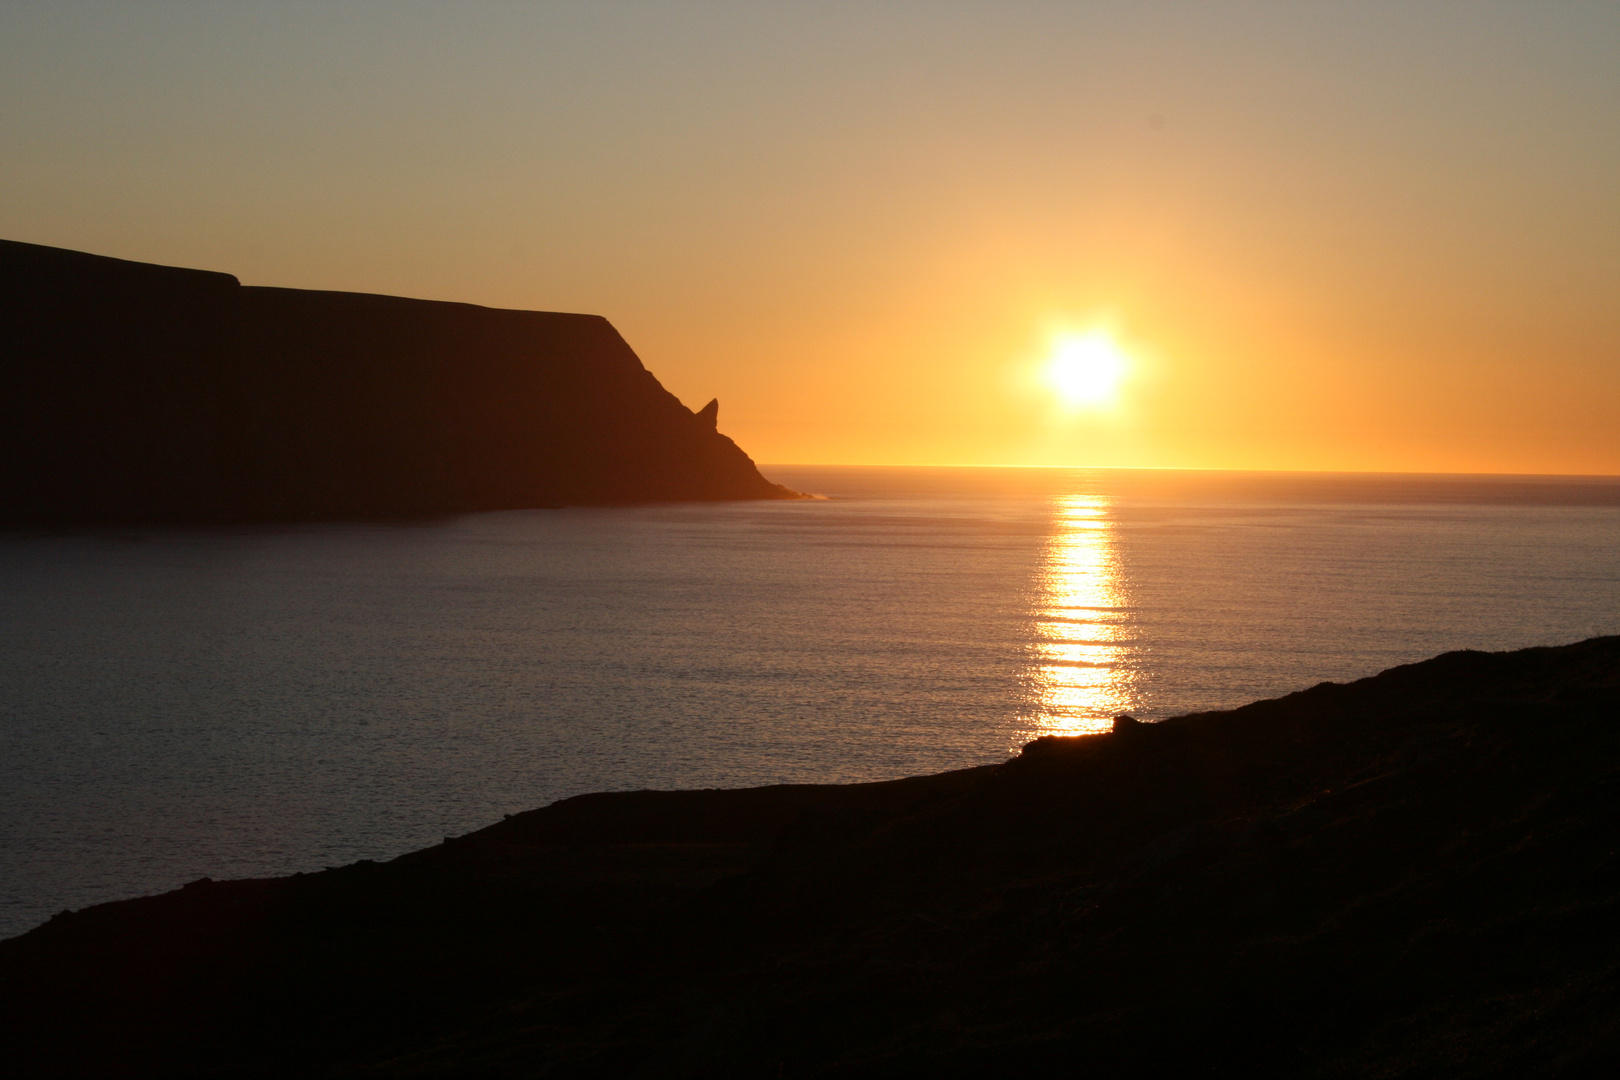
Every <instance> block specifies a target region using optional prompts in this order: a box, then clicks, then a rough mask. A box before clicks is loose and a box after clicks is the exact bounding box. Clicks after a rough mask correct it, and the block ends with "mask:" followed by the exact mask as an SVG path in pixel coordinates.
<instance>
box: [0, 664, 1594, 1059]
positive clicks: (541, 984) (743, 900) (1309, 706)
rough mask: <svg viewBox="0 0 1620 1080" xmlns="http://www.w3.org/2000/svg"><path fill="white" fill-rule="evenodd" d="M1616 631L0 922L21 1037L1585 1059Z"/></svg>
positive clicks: (14, 1025) (364, 1047)
mask: <svg viewBox="0 0 1620 1080" xmlns="http://www.w3.org/2000/svg"><path fill="white" fill-rule="evenodd" d="M1617 718H1620V638H1613V637H1611V638H1599V639H1593V640H1591V641H1586V642H1582V643H1579V644H1576V645H1570V646H1565V647H1562V648H1556V649H1528V650H1523V651H1520V652H1514V653H1498V654H1484V653H1472V652H1464V653H1449V654H1447V655H1444V656H1441V657H1438V658H1436V659H1434V660H1430V661H1427V662H1425V663H1422V664H1415V665H1408V666H1405V667H1400V668H1395V669H1392V670H1390V671H1387V672H1385V673H1383V674H1381V675H1378V676H1376V677H1373V678H1369V679H1363V680H1361V681H1359V682H1356V683H1353V684H1350V685H1336V684H1327V683H1324V684H1322V685H1320V686H1317V687H1315V688H1313V689H1311V690H1307V691H1303V692H1301V693H1297V694H1292V695H1289V696H1288V697H1285V698H1281V699H1277V700H1274V701H1264V702H1258V703H1255V704H1253V705H1249V706H1246V707H1244V708H1241V709H1237V710H1233V711H1230V712H1222V713H1209V714H1203V715H1196V716H1187V717H1181V718H1177V719H1174V720H1169V721H1166V722H1163V723H1160V724H1154V725H1142V724H1136V723H1134V722H1132V721H1130V720H1128V719H1122V720H1120V721H1119V722H1118V723H1117V724H1116V727H1115V730H1114V732H1113V733H1112V734H1108V735H1096V736H1087V737H1082V738H1071V739H1057V738H1048V739H1041V740H1039V741H1037V742H1035V743H1032V744H1030V745H1029V746H1027V747H1025V749H1024V751H1023V753H1022V754H1021V755H1020V756H1018V757H1017V758H1015V759H1012V760H1010V761H1008V762H1006V763H1004V764H998V765H990V766H984V767H981V768H975V769H965V770H962V771H959V772H953V773H945V774H941V775H937V776H928V777H917V778H913V779H907V780H896V781H892V782H887V783H877V784H857V785H847V786H809V785H799V786H783V787H769V788H757V789H752V790H738V791H686V792H652V791H641V792H625V793H617V794H598V795H586V796H582V797H579V798H575V799H568V800H564V801H562V802H559V803H556V804H553V805H551V806H548V807H545V808H542V809H539V810H534V811H531V812H528V813H524V814H519V815H516V816H514V817H511V818H509V819H507V820H506V821H503V822H500V823H497V824H494V825H492V826H490V827H489V828H486V829H484V830H482V831H479V832H475V833H472V834H470V835H468V836H464V837H459V838H454V839H447V840H446V841H445V843H444V844H442V845H440V846H437V847H435V848H432V849H429V850H426V851H421V852H417V853H415V854H411V855H407V856H403V857H401V858H399V859H395V860H393V861H392V862H389V863H385V864H376V863H369V862H363V863H359V864H356V865H353V866H349V867H344V868H341V869H337V870H331V871H328V872H325V873H320V874H307V875H300V876H296V877H293V878H285V879H276V880H261V881H224V882H211V881H207V880H203V881H198V882H194V883H192V884H191V885H188V886H186V887H185V888H184V889H179V890H176V891H175V892H172V893H169V894H166V895H164V896H158V897H149V898H144V899H138V900H129V901H124V902H121V903H113V904H104V905H100V906H98V907H94V908H89V909H86V910H84V911H80V912H76V913H64V914H63V915H61V916H59V917H57V918H55V919H53V920H51V921H50V922H49V923H47V924H45V925H44V926H41V927H40V928H38V929H36V930H34V931H32V932H30V933H28V934H26V935H23V936H22V937H19V938H13V939H11V940H8V941H4V942H0V1043H3V1044H4V1045H5V1046H6V1047H7V1050H6V1056H7V1059H8V1064H10V1065H11V1066H12V1068H13V1069H14V1070H15V1071H17V1073H18V1075H29V1076H61V1075H96V1076H120V1075H125V1076H127V1075H166V1076H167V1075H193V1074H208V1075H218V1074H223V1075H267V1076H274V1075H309V1076H362V1075H363V1076H379V1075H381V1076H398V1075H413V1076H461V1075H479V1076H505V1075H512V1076H516V1075H524V1076H532V1075H547V1076H628V1075H635V1076H717V1075H735V1076H800V1077H810V1076H841V1077H842V1076H918V1077H922V1076H926V1077H940V1076H987V1075H1071V1074H1076V1075H1078V1074H1086V1073H1088V1072H1094V1073H1096V1074H1098V1075H1103V1076H1129V1075H1142V1076H1185V1075H1215V1076H1245V1077H1247V1076H1290V1077H1330V1076H1331V1077H1342V1076H1395V1075H1402V1076H1408V1075H1411V1076H1415V1075H1423V1076H1446V1077H1497V1076H1501V1077H1508V1076H1512V1077H1525V1076H1528V1077H1537V1076H1542V1077H1546V1076H1600V1075H1613V1074H1614V1070H1615V1068H1616V1066H1617V1065H1620V995H1617V993H1616V988H1617V987H1620V919H1616V917H1615V916H1616V913H1617V911H1620V858H1617V856H1616V853H1615V842H1614V838H1615V836H1616V835H1620V799H1617V798H1616V793H1617V792H1620V741H1617V740H1620V728H1617V726H1616V720H1617Z"/></svg>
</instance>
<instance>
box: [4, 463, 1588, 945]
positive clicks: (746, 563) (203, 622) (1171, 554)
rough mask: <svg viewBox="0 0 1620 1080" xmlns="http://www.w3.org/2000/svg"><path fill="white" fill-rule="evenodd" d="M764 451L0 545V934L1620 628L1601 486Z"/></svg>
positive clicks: (899, 770) (897, 772)
mask: <svg viewBox="0 0 1620 1080" xmlns="http://www.w3.org/2000/svg"><path fill="white" fill-rule="evenodd" d="M765 471H766V473H767V475H769V476H770V478H771V479H773V480H776V481H779V482H781V483H785V484H787V485H788V486H790V487H793V488H796V489H798V490H801V491H810V492H814V493H817V494H819V495H822V496H824V497H823V498H819V499H815V500H807V501H803V502H785V503H739V504H683V505H676V506H655V507H634V508H624V509H567V510H540V511H519V512H509V513H499V514H482V515H473V516H468V517H462V518H456V519H450V520H445V521H438V522H430V523H415V524H392V525H385V524H350V525H321V526H300V527H278V528H237V529H205V530H195V529H194V530H185V529H120V530H89V531H78V532H66V533H53V534H43V533H10V534H5V535H0V936H4V935H8V934H14V933H20V932H22V931H23V930H26V929H28V928H29V927H30V926H33V925H35V924H37V923H38V922H40V921H42V920H43V919H44V918H46V917H48V916H49V915H50V914H51V913H53V912H55V911H57V910H61V909H63V908H78V907H82V906H84V905H86V904H90V903H95V902H99V901H103V900H110V899H118V898H122V897H126V896H134V895H140V894H143V893H149V892H154V891H162V890H165V889H169V888H173V887H176V886H178V885H179V884H181V883H183V882H185V881H187V880H192V879H195V878H197V877H200V876H204V875H208V876H212V877H216V878H223V877H241V876H259V875H267V874H280V873H291V872H295V871H299V870H314V869H319V868H321V867H323V866H329V865H338V864H341V863H346V862H350V861H353V860H355V859H360V858H376V859H383V858H389V857H392V856H394V855H398V854H400V853H403V852H405V851H408V850H412V849H414V848H419V847H423V846H426V845H428V844H431V843H434V842H437V841H438V840H439V839H440V838H441V837H443V836H445V835H454V834H458V833H461V832H465V831H467V830H470V829H473V828H477V827H479V826H482V825H484V824H487V823H489V822H490V821H493V820H497V819H499V817H500V816H501V814H503V813H512V812H516V811H519V810H524V809H529V808H531V807H534V806H538V805H542V804H544V803H547V802H550V801H552V800H555V799H558V798H563V797H567V796H569V795H574V794H579V793H581V792H585V791H594V790H614V789H629V788H642V787H659V788H672V787H721V786H738V785H751V784H765V783H779V782H846V781H858V780H875V779H886V778H890V777H896V776H903V775H910V774H915V773H922V772H931V771H937V770H941V769H949V768H959V767H963V766H967V765H975V764H982V763H986V762H992V761H997V760H1002V759H1004V758H1005V757H1006V756H1007V755H1008V754H1009V753H1012V752H1015V751H1016V749H1017V747H1019V746H1020V745H1022V744H1023V743H1024V742H1026V741H1028V740H1029V739H1031V738H1035V737H1037V736H1039V735H1042V734H1050V733H1078V732H1084V731H1088V730H1098V729H1100V728H1101V727H1105V726H1106V725H1107V724H1108V722H1109V721H1110V720H1111V718H1112V717H1113V716H1114V715H1116V714H1118V713H1122V712H1128V713H1130V714H1131V715H1134V716H1136V717H1138V718H1141V719H1147V720H1153V719H1161V718H1163V717H1166V716H1171V715H1177V714H1180V713H1186V712H1190V711H1196V710H1203V709H1212V708H1224V707H1230V706H1234V705H1238V704H1242V703H1244V702H1247V701H1250V700H1253V699H1256V698H1259V697H1267V696H1275V695H1277V694H1281V693H1286V692H1289V691H1292V690H1297V689H1302V688H1304V687H1307V686H1309V685H1312V684H1314V683H1316V682H1320V681H1323V680H1336V681H1345V680H1349V679H1354V678H1358V677H1361V676H1364V675H1370V674H1373V673H1375V672H1377V671H1379V670H1382V669H1384V668H1387V667H1390V666H1392V665H1394V664H1399V663H1406V662H1411V661H1415V660H1420V659H1423V658H1426V657H1428V656H1432V655H1434V654H1436V653H1439V652H1442V651H1446V650H1451V649H1459V648H1477V649H1508V648H1519V647H1523V646H1528V645H1541V644H1557V643H1562V642H1566V641H1572V640H1576V639H1579V638H1583V637H1590V636H1593V635H1596V634H1609V633H1617V632H1620V556H1617V554H1616V553H1617V551H1620V480H1617V479H1614V478H1580V477H1456V476H1449V477H1448V476H1368V475H1322V474H1256V473H1175V472H1140V471H1110V470H1096V471H1088V470H1007V469H910V468H812V467H786V466H781V467H769V468H767V469H766V470H765Z"/></svg>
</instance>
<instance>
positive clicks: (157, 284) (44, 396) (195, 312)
mask: <svg viewBox="0 0 1620 1080" xmlns="http://www.w3.org/2000/svg"><path fill="white" fill-rule="evenodd" d="M714 411H715V410H714V409H713V408H709V409H705V410H704V413H703V415H698V414H694V413H693V412H692V411H691V410H690V409H687V408H686V407H685V406H683V405H682V404H681V403H680V402H679V401H678V400H676V398H675V397H674V396H673V395H672V394H670V393H669V392H668V391H666V390H665V389H664V388H663V387H662V386H660V385H659V384H658V380H657V379H655V378H654V377H653V376H652V374H651V373H650V372H648V371H647V370H646V369H645V368H644V367H642V365H641V362H640V360H638V359H637V357H636V355H635V353H634V352H632V351H631V349H630V347H629V346H628V345H627V344H626V343H625V341H624V339H623V338H621V337H620V336H619V334H618V333H617V332H616V331H615V330H614V329H613V327H612V326H611V325H610V324H609V323H608V322H607V320H606V319H603V318H601V317H599V316H595V315H567V314H556V313H552V312H535V311H502V310H495V309H491V308H482V307H476V306H473V305H470V304H449V303H437V302H432V301H425V300H407V299H402V298H398V297H390V296H369V295H364V294H358V293H333V292H312V291H305V290H298V289H270V288H249V287H243V286H241V285H239V284H238V283H237V281H236V279H235V278H233V277H231V276H229V275H227V274H215V273H208V272H204V271H199V270H183V269H176V268H173V267H164V266H152V265H147V264H144V263H133V262H125V261H123V260H119V259H108V258H103V257H101V256H96V255H86V254H82V253H79V252H73V251H64V250H61V249H57V248H47V247H38V246H35V245H32V244H20V243H16V242H12V241H0V521H6V522H12V523H35V522H119V521H142V520H152V521H228V520H250V519H316V518H344V517H393V516H416V515H432V514H444V513H455V512H462V511H472V510H494V509H507V508H517V507H534V506H552V505H559V504H605V503H630V502H647V501H664V500H685V499H711V500H712V499H761V498H764V499H769V498H790V497H792V496H793V494H794V493H792V492H790V491H788V490H787V489H785V488H782V487H780V486H779V485H776V484H772V483H770V482H769V481H767V480H765V479H764V477H762V476H760V475H759V472H758V470H757V469H755V467H754V464H753V462H752V461H750V460H749V458H748V456H747V455H746V454H744V453H743V452H742V450H740V449H739V448H738V447H737V445H736V444H735V443H733V442H732V441H731V440H730V439H728V438H726V437H725V436H724V435H721V434H719V433H718V432H717V431H716V430H715V425H714Z"/></svg>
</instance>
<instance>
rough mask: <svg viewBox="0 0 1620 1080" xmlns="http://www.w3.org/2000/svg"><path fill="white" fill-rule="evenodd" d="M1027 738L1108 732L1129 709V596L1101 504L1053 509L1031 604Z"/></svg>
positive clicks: (1070, 499) (1085, 499)
mask: <svg viewBox="0 0 1620 1080" xmlns="http://www.w3.org/2000/svg"><path fill="white" fill-rule="evenodd" d="M1033 616H1034V641H1033V643H1032V649H1033V654H1034V655H1033V661H1032V663H1031V670H1030V672H1029V680H1030V688H1031V691H1032V693H1031V695H1030V705H1029V713H1028V715H1027V716H1026V717H1025V720H1026V724H1027V730H1026V731H1025V732H1023V735H1024V737H1025V738H1034V737H1036V736H1039V735H1083V734H1086V733H1088V732H1094V731H1107V730H1108V729H1109V727H1110V725H1111V724H1112V722H1113V719H1114V717H1115V716H1117V715H1119V714H1120V713H1122V712H1127V711H1129V709H1130V707H1131V698H1132V692H1133V688H1134V687H1133V684H1134V682H1135V679H1134V674H1133V671H1132V669H1131V666H1130V664H1129V659H1130V657H1129V653H1130V637H1131V626H1130V617H1131V612H1130V598H1129V596H1128V595H1127V593H1126V588H1125V576H1124V574H1123V573H1122V571H1121V568H1120V561H1119V552H1118V545H1117V542H1116V537H1115V531H1114V522H1113V519H1112V516H1111V514H1110V513H1109V507H1108V502H1107V500H1106V499H1103V498H1100V497H1098V496H1096V495H1069V496H1065V497H1062V498H1060V499H1058V500H1056V502H1055V503H1054V505H1053V531H1052V535H1051V538H1050V539H1049V540H1048V542H1047V549H1046V553H1045V555H1044V556H1043V557H1042V560H1041V569H1040V576H1039V578H1038V580H1037V582H1036V590H1035V604H1034V611H1033Z"/></svg>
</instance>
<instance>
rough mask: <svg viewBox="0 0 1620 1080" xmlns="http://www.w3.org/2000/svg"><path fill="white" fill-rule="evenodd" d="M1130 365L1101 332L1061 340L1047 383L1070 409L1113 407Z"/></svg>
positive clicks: (1047, 376) (1047, 366)
mask: <svg viewBox="0 0 1620 1080" xmlns="http://www.w3.org/2000/svg"><path fill="white" fill-rule="evenodd" d="M1129 367H1130V361H1129V359H1128V358H1127V357H1126V356H1125V354H1124V352H1122V351H1121V350H1120V348H1119V346H1118V345H1116V344H1114V341H1113V339H1112V338H1110V337H1109V336H1108V335H1107V334H1104V333H1102V332H1101V331H1097V332H1093V333H1090V334H1086V335H1084V336H1078V337H1075V336H1066V337H1060V338H1058V339H1057V341H1056V342H1055V343H1054V345H1053V348H1052V359H1051V360H1050V361H1048V362H1047V365H1046V379H1047V382H1049V383H1050V384H1051V385H1052V389H1054V390H1056V391H1057V393H1058V397H1060V398H1061V399H1063V401H1064V402H1065V403H1066V404H1069V405H1090V406H1101V405H1112V404H1113V403H1114V401H1115V400H1116V398H1117V397H1118V396H1119V384H1120V382H1121V380H1123V379H1124V378H1125V373H1126V371H1127V370H1128V369H1129Z"/></svg>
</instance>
